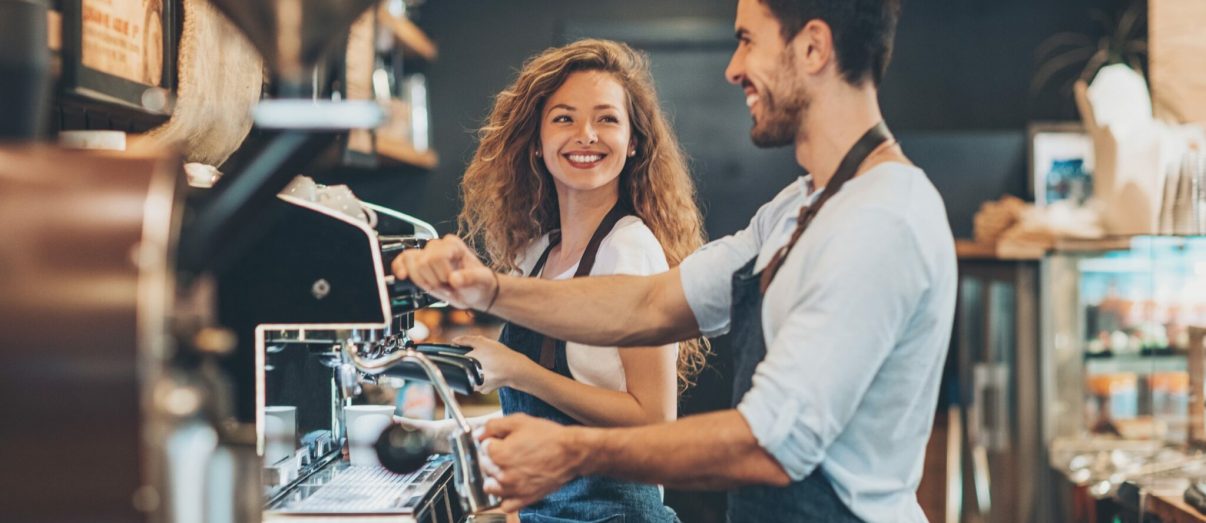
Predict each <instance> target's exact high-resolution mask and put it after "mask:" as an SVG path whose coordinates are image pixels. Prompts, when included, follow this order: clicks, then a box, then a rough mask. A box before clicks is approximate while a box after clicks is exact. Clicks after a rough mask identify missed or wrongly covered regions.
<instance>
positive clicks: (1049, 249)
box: [955, 234, 1201, 260]
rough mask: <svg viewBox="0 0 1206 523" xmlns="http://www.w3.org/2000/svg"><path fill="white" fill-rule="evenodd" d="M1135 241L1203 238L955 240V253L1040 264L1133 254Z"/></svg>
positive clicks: (960, 255)
mask: <svg viewBox="0 0 1206 523" xmlns="http://www.w3.org/2000/svg"><path fill="white" fill-rule="evenodd" d="M1135 238H1171V239H1178V238H1179V239H1182V240H1183V241H1187V240H1189V239H1192V238H1201V236H1169V235H1154V234H1152V235H1148V234H1145V235H1139V236H1112V237H1109V238H1101V239H1097V240H1073V239H1063V240H1056V241H1055V244H1054V245H1051V246H1043V245H1038V244H1022V243H1009V242H1004V243H977V242H975V241H973V240H955V252H956V254H957V255H958V257H959V259H961V260H1037V259H1040V258H1042V257H1043V256H1044V255H1046V254H1052V253H1054V254H1078V253H1083V254H1093V253H1102V252H1107V251H1125V250H1130V249H1131V247H1132V245H1133V242H1134V240H1135Z"/></svg>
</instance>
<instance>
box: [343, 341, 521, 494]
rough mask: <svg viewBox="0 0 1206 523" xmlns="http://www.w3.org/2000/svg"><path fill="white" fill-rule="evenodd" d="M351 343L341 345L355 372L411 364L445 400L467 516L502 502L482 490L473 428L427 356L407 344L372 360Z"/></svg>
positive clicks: (459, 489) (457, 478)
mask: <svg viewBox="0 0 1206 523" xmlns="http://www.w3.org/2000/svg"><path fill="white" fill-rule="evenodd" d="M354 346H355V344H354V343H344V344H343V354H344V356H345V358H346V359H347V361H348V362H350V363H351V364H352V366H354V367H355V368H356V370H358V371H360V372H363V373H365V374H368V375H378V374H381V373H383V372H385V371H387V370H389V369H390V368H392V367H395V366H397V365H401V364H403V363H414V364H416V365H418V366H419V368H421V369H423V372H424V373H425V374H426V375H427V378H428V380H429V381H430V382H431V384H432V386H433V387H435V390H436V393H438V394H439V395H440V399H442V400H443V401H444V406H445V408H446V409H447V411H448V414H449V415H450V416H451V417H452V418H453V420H454V421H455V423H456V430H455V431H453V433H452V435H451V436H449V437H448V440H449V441H448V443H449V448H451V449H452V457H453V473H454V478H453V482H454V484H455V485H456V491H457V494H459V495H460V498H461V503H462V505H464V507H465V510H466V511H467V512H468V513H469V514H477V513H480V512H482V511H484V510H488V509H491V508H494V507H497V506H498V505H499V504H500V503H501V501H500V500H499V499H498V498H497V497H495V496H492V495H489V494H487V493H486V492H485V490H484V482H485V477H484V476H483V475H482V472H481V467H480V466H479V464H480V463H481V458H480V457H479V453H480V452H481V449H480V448H479V447H478V444H477V441H475V440H474V439H473V427H472V426H470V425H469V420H467V419H466V418H465V415H464V413H462V412H461V408H460V405H459V404H457V402H456V397H455V395H454V394H453V393H452V389H451V388H450V387H449V386H448V382H447V381H446V380H445V379H444V375H443V373H441V372H440V370H439V369H438V368H437V367H436V365H435V364H434V363H432V361H431V360H430V359H428V358H427V356H425V355H423V354H422V353H420V352H419V351H417V350H415V348H414V347H413V346H411V345H409V344H407V345H405V346H404V347H405V348H404V349H401V350H396V351H394V352H391V353H389V354H387V355H385V356H383V357H380V358H374V359H365V358H362V357H361V356H360V355H359V354H358V353H357V351H356V350H355V348H354Z"/></svg>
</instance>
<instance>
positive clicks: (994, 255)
mask: <svg viewBox="0 0 1206 523" xmlns="http://www.w3.org/2000/svg"><path fill="white" fill-rule="evenodd" d="M1046 253H1047V250H1046V249H1044V248H1043V247H1040V246H1037V245H1021V244H1011V243H977V242H975V241H973V240H955V254H956V256H958V257H959V259H960V260H1037V259H1040V258H1042V257H1043V255H1044V254H1046Z"/></svg>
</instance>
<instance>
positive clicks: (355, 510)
mask: <svg viewBox="0 0 1206 523" xmlns="http://www.w3.org/2000/svg"><path fill="white" fill-rule="evenodd" d="M448 466H449V463H448V462H447V461H437V460H433V461H429V462H428V463H427V464H425V465H424V466H423V467H422V468H420V469H419V470H417V471H415V472H412V473H410V474H405V475H401V474H394V473H392V472H390V471H388V470H385V469H384V468H381V467H377V466H371V467H365V466H347V465H343V466H341V467H339V469H338V470H336V471H335V472H334V473H333V474H332V475H331V476H330V478H329V479H328V480H326V481H324V482H323V483H322V484H321V486H318V485H314V486H309V488H307V486H302V487H300V488H299V490H300V491H302V492H299V495H298V496H297V497H295V498H294V499H292V500H290V501H288V502H286V503H285V504H284V506H280V507H276V508H274V509H273V510H272V512H278V513H291V514H332V513H339V514H413V513H415V512H416V511H417V509H418V506H419V504H420V503H421V502H422V501H423V500H424V498H425V497H427V496H428V494H430V493H431V492H432V491H434V490H436V489H437V488H438V486H439V482H440V481H441V480H442V479H445V478H444V477H443V475H444V474H443V473H444V472H446V470H447V469H448Z"/></svg>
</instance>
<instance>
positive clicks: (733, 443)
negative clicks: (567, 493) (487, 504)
mask: <svg viewBox="0 0 1206 523" xmlns="http://www.w3.org/2000/svg"><path fill="white" fill-rule="evenodd" d="M481 438H484V439H486V442H485V447H486V449H487V452H486V455H487V458H488V460H487V461H486V463H485V464H484V467H486V469H487V472H488V473H489V474H490V476H491V478H492V479H491V480H489V481H488V484H487V491H489V492H491V493H492V494H496V495H499V496H501V497H502V498H503V499H504V500H505V501H504V504H503V509H504V510H507V511H511V510H518V509H519V508H521V507H524V506H527V505H529V504H531V503H533V502H535V501H537V500H539V499H541V498H543V497H544V496H545V495H547V494H548V493H549V492H552V491H554V490H556V489H557V488H560V486H561V485H562V484H564V483H565V482H567V481H569V480H571V479H573V478H575V477H578V476H586V475H605V476H610V477H615V478H620V479H627V480H632V481H639V482H643V483H658V484H662V485H666V486H668V487H676V488H690V489H726V488H732V487H737V486H742V485H755V484H759V485H777V486H785V485H787V484H788V483H789V482H790V481H791V480H790V478H789V477H788V475H787V473H786V472H784V470H783V468H782V467H781V466H780V465H779V463H778V462H777V461H775V459H774V458H773V457H771V455H770V454H768V453H767V452H766V451H765V450H763V449H762V447H760V446H759V445H758V442H757V440H755V439H754V435H753V433H752V432H751V431H750V427H749V425H748V424H746V422H745V418H743V417H742V416H741V414H740V413H738V412H737V411H736V410H726V411H721V412H714V413H709V414H702V415H698V416H689V417H686V418H683V419H681V420H678V421H675V422H672V423H663V424H660V425H647V426H643V427H634V428H623V429H600V428H588V427H565V426H561V425H557V424H555V423H552V422H549V421H545V420H541V419H537V418H532V417H529V416H523V415H519V416H509V417H506V418H500V419H496V420H491V421H490V422H488V423H487V424H486V427H485V431H484V432H483V434H482V435H481Z"/></svg>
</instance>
